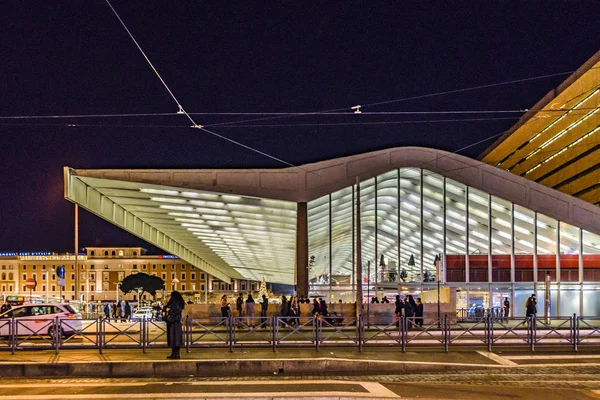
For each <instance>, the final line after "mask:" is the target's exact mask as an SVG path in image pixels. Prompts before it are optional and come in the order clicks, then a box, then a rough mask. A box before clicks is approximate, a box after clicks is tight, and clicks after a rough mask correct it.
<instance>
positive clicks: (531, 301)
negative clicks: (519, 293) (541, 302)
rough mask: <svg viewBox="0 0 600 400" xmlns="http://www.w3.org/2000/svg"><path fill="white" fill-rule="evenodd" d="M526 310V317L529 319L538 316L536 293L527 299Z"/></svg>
mask: <svg viewBox="0 0 600 400" xmlns="http://www.w3.org/2000/svg"><path fill="white" fill-rule="evenodd" d="M525 308H526V309H527V310H526V313H525V316H526V317H528V318H529V317H532V316H534V315H536V314H537V299H536V297H535V293H534V294H532V295H531V297H530V298H528V299H527V302H526V303H525Z"/></svg>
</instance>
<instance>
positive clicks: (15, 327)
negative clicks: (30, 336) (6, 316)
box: [8, 317, 17, 354]
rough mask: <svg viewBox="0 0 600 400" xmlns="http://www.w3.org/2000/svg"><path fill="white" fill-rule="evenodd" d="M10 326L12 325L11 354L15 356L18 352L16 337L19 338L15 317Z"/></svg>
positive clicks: (10, 335) (10, 337)
mask: <svg viewBox="0 0 600 400" xmlns="http://www.w3.org/2000/svg"><path fill="white" fill-rule="evenodd" d="M9 324H10V325H9V326H8V331H9V332H8V335H9V340H10V349H11V353H12V354H15V351H16V350H17V349H16V347H17V340H16V337H17V332H16V329H17V326H16V324H15V318H14V317H13V318H11V319H10V322H9Z"/></svg>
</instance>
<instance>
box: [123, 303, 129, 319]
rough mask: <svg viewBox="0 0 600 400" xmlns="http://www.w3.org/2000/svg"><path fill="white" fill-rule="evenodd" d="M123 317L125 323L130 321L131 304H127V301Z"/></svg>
mask: <svg viewBox="0 0 600 400" xmlns="http://www.w3.org/2000/svg"><path fill="white" fill-rule="evenodd" d="M123 316H124V317H125V321H129V320H130V319H131V304H129V300H125V313H124V314H123Z"/></svg>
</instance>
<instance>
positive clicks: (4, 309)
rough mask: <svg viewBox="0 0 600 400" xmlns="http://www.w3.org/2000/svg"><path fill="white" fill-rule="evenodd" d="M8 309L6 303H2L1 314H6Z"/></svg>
mask: <svg viewBox="0 0 600 400" xmlns="http://www.w3.org/2000/svg"><path fill="white" fill-rule="evenodd" d="M6 311H8V309H7V308H6V303H2V307H0V314H4V313H5V312H6Z"/></svg>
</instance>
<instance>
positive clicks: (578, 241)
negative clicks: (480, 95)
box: [308, 168, 600, 316]
mask: <svg viewBox="0 0 600 400" xmlns="http://www.w3.org/2000/svg"><path fill="white" fill-rule="evenodd" d="M359 195H360V218H361V230H360V235H361V242H362V243H361V245H362V246H361V247H362V248H361V257H362V272H363V282H362V284H363V285H364V286H365V287H366V288H370V289H371V290H378V289H381V288H390V290H391V289H395V290H397V291H398V292H399V291H401V290H406V289H407V288H408V289H410V288H419V289H420V290H425V289H427V287H433V285H437V281H438V280H439V281H440V282H441V283H442V284H445V285H450V286H455V287H456V288H457V290H460V292H459V293H460V294H461V296H460V298H461V299H464V300H461V301H463V303H464V304H465V305H467V306H468V307H473V306H478V305H486V306H488V307H494V306H498V305H499V303H500V302H501V299H503V298H504V297H509V298H510V299H512V301H513V302H515V304H516V305H517V306H516V307H514V308H515V311H514V313H515V316H517V315H519V313H521V312H524V310H521V308H523V307H520V306H519V304H520V303H522V302H521V301H520V300H522V299H521V298H525V297H527V296H529V295H531V293H533V292H534V291H536V292H537V293H538V297H539V299H540V304H541V303H542V300H543V298H544V296H545V292H544V285H545V284H546V281H547V280H548V279H549V282H550V287H551V289H550V290H551V291H550V293H551V296H550V300H551V306H550V313H551V314H552V313H553V314H556V313H570V312H572V311H573V310H575V311H573V312H577V313H579V311H580V309H586V308H590V312H592V310H591V309H592V308H594V307H596V308H597V305H595V304H596V303H595V302H590V301H588V300H586V298H587V297H589V296H588V295H586V293H588V292H586V291H589V290H592V289H593V288H592V289H590V288H589V287H588V286H589V284H590V283H593V282H600V273H599V271H600V236H599V235H596V234H593V233H590V232H587V231H584V230H582V229H580V228H578V227H576V226H572V225H569V224H566V223H564V222H562V221H557V220H556V219H553V218H551V217H549V216H547V215H544V214H541V213H537V212H534V211H532V210H529V209H527V208H525V207H522V206H520V205H518V204H513V203H511V202H509V201H506V200H504V199H501V198H498V197H495V196H491V195H490V194H488V193H485V192H483V191H481V190H478V189H475V188H472V187H468V186H466V185H464V184H462V183H459V182H456V181H454V180H452V179H450V178H446V177H444V176H442V175H439V174H436V173H433V172H431V171H428V170H423V169H419V168H400V169H395V170H392V171H389V172H386V173H384V174H381V175H379V176H377V177H376V178H371V179H368V180H365V181H363V182H361V183H360V192H359V191H358V188H357V186H356V185H353V186H351V187H347V188H344V189H342V190H339V191H337V192H334V193H332V194H331V195H329V196H324V197H321V198H319V199H316V200H313V201H311V202H309V203H308V237H309V259H310V260H311V261H310V263H311V266H310V282H311V285H313V288H314V287H315V285H326V286H328V287H329V289H330V290H332V288H333V287H334V286H336V287H343V288H346V290H347V288H349V287H352V285H353V282H354V279H355V278H354V276H355V274H354V272H355V271H354V269H355V255H356V251H355V245H356V234H357V230H356V197H357V196H359ZM586 285H587V286H586ZM333 290H336V289H335V288H333ZM340 290H342V288H340ZM586 296H587V297H586ZM541 308H543V307H540V309H541ZM540 313H542V311H541V310H540Z"/></svg>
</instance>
